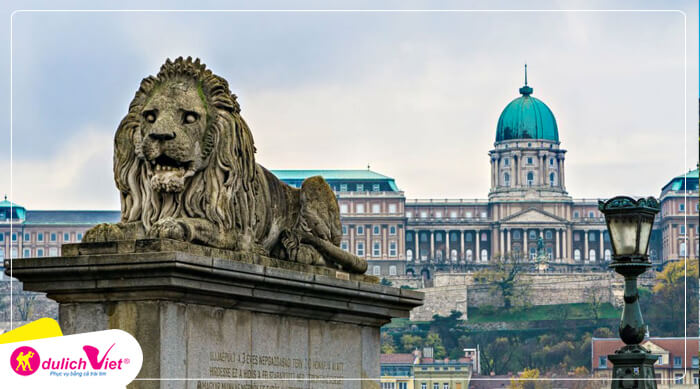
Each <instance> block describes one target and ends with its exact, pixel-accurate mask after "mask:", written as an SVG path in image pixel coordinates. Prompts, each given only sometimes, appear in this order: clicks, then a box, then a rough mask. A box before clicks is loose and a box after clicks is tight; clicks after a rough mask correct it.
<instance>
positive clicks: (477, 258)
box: [474, 230, 481, 262]
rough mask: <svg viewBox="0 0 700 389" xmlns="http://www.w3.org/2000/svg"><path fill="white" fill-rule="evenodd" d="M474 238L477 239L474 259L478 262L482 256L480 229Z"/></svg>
mask: <svg viewBox="0 0 700 389" xmlns="http://www.w3.org/2000/svg"><path fill="white" fill-rule="evenodd" d="M474 239H475V241H476V246H475V247H476V252H475V253H474V260H475V261H476V262H479V261H480V258H481V252H480V251H479V243H480V241H481V236H480V234H479V230H476V236H475V237H474Z"/></svg>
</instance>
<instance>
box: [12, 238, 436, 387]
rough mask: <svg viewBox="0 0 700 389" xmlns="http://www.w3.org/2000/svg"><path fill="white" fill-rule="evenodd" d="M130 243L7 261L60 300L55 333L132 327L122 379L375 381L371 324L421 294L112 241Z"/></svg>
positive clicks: (29, 283)
mask: <svg viewBox="0 0 700 389" xmlns="http://www.w3.org/2000/svg"><path fill="white" fill-rule="evenodd" d="M138 242H139V241H136V242H134V244H135V245H136V246H134V245H132V244H125V243H115V244H114V245H112V246H109V245H104V247H103V249H105V248H107V247H113V248H114V250H112V249H109V250H112V251H114V252H111V253H102V254H96V253H94V250H95V249H96V247H97V246H95V245H94V244H92V245H85V246H83V245H71V246H72V247H70V248H69V249H68V250H66V251H65V252H67V253H68V254H71V253H72V254H74V256H64V257H61V258H33V259H20V260H15V261H14V264H13V267H14V269H13V273H14V276H15V277H17V278H18V279H20V280H21V281H23V282H24V287H25V289H27V290H35V291H41V292H46V293H47V294H48V297H49V298H52V299H54V300H56V301H57V302H59V304H60V308H59V321H60V324H61V328H62V330H63V332H64V334H74V333H81V332H88V331H98V330H103V329H110V328H119V329H122V330H125V331H127V332H129V333H131V334H132V335H134V337H135V338H136V339H137V340H138V341H139V343H140V344H141V347H142V349H143V353H144V361H143V367H142V369H141V372H140V373H139V375H138V377H137V381H134V382H133V383H132V384H131V385H130V387H131V388H205V389H209V388H217V389H219V388H235V389H272V388H378V387H379V385H378V378H379V353H380V348H379V328H380V326H381V325H383V324H385V323H387V322H388V321H390V320H391V318H392V317H408V314H409V311H410V310H411V308H413V307H415V306H418V305H420V304H421V303H422V298H423V295H422V293H417V292H414V291H410V290H406V289H397V288H391V287H386V286H381V285H378V284H373V283H367V282H362V281H358V280H353V279H339V278H335V277H331V276H329V275H328V274H329V273H330V274H333V273H334V272H335V271H333V270H332V269H326V268H320V269H318V272H300V271H296V270H291V269H285V268H281V267H272V266H264V265H261V264H256V263H255V258H248V259H249V261H248V262H249V263H245V262H239V261H234V260H231V259H225V258H219V257H212V256H204V255H197V254H193V253H191V252H182V251H154V250H150V251H140V252H139V251H137V250H136V249H135V248H134V249H129V250H127V251H128V252H126V253H123V252H122V251H123V250H118V249H117V247H120V246H125V245H126V247H131V248H133V247H137V246H138V245H139V244H140V245H142V246H143V245H145V243H143V242H142V243H138ZM179 243H180V242H178V244H179ZM170 244H171V243H170V242H168V241H150V243H149V244H148V246H149V247H160V248H162V247H164V246H166V247H167V246H168V245H170ZM191 246H194V245H191ZM64 250H65V249H64ZM71 250H72V251H71ZM188 251H191V250H188ZM268 260H271V259H269V258H268ZM273 261H274V260H273ZM8 265H9V264H8ZM268 265H274V263H272V262H270V263H268ZM293 265H298V264H293ZM304 266H306V265H304ZM314 273H316V274H314ZM338 276H339V277H341V278H355V279H356V278H358V277H365V276H363V275H347V273H340V274H339V275H338ZM370 280H371V279H370ZM161 378H162V379H164V380H153V379H161ZM169 378H170V379H178V380H166V379H169ZM138 379H141V380H138ZM149 379H152V380H149ZM344 379H345V380H344ZM374 379H376V381H375V380H374Z"/></svg>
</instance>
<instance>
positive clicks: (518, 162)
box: [0, 73, 700, 280]
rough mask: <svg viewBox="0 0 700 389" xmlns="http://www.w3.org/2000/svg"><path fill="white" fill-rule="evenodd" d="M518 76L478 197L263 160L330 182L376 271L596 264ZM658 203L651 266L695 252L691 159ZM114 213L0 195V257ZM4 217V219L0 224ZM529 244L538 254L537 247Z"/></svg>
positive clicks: (60, 239)
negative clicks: (430, 193)
mask: <svg viewBox="0 0 700 389" xmlns="http://www.w3.org/2000/svg"><path fill="white" fill-rule="evenodd" d="M533 93H534V91H533V88H532V87H530V86H529V85H527V73H526V77H525V85H524V86H523V87H521V88H520V89H519V94H520V95H519V96H518V97H517V98H515V99H514V100H513V101H511V102H510V103H509V104H508V105H506V107H505V108H504V109H503V112H502V113H501V115H500V117H499V118H498V121H497V122H496V123H497V124H496V134H495V142H494V145H493V149H492V150H490V151H489V153H488V155H489V158H490V162H491V172H490V174H491V188H490V190H489V193H488V197H487V198H484V199H412V198H406V196H405V194H404V192H403V191H401V190H400V189H399V187H398V186H397V184H396V181H395V180H394V179H393V178H391V177H388V176H385V175H382V174H379V173H376V172H373V171H371V170H369V169H367V170H273V171H272V172H273V173H274V174H275V175H277V177H279V178H280V179H281V180H283V181H284V182H286V183H288V184H290V185H292V186H296V187H299V186H301V182H302V181H303V180H304V179H305V178H308V177H311V176H315V175H321V176H323V177H324V178H325V179H326V180H327V181H328V183H329V184H330V185H331V187H332V188H333V190H334V191H335V192H336V195H337V198H338V203H339V206H340V213H341V222H342V226H343V227H342V228H343V237H342V241H341V247H342V248H343V249H345V250H348V251H351V252H353V253H355V254H356V255H358V256H360V257H364V258H366V259H367V260H369V262H370V266H369V270H368V272H369V273H370V274H374V275H377V276H382V277H384V276H403V275H407V274H408V275H414V276H419V275H420V276H422V277H423V279H424V280H430V279H431V277H432V274H434V273H435V272H436V271H457V272H467V271H470V270H475V269H478V268H480V267H483V266H488V265H489V263H490V261H492V259H493V258H494V257H500V256H510V257H516V258H520V259H522V260H524V261H533V264H534V263H535V259H536V257H537V264H538V269H540V270H541V269H542V266H541V265H542V262H543V259H544V262H546V264H545V265H544V267H545V268H546V269H547V271H562V272H580V271H606V270H607V263H606V262H607V261H609V260H610V256H611V253H612V248H611V245H610V241H609V236H608V234H607V228H606V225H605V219H604V217H603V215H602V214H601V213H600V212H599V211H598V199H574V198H572V197H571V196H570V195H569V193H568V192H567V191H566V173H565V164H564V162H565V155H566V150H565V149H563V148H562V147H561V146H562V145H561V142H560V139H559V128H558V126H557V121H556V118H555V116H554V114H553V113H552V111H551V110H550V109H549V107H548V106H547V105H546V104H545V103H544V102H542V101H541V100H539V99H538V98H536V97H534V96H533ZM659 200H660V203H661V208H662V209H661V212H660V213H659V215H658V216H657V220H656V223H655V225H654V229H653V231H652V237H651V243H650V249H649V253H650V256H651V258H652V260H653V261H654V262H655V263H657V264H658V265H659V266H663V264H665V263H666V262H667V261H675V260H679V259H682V258H685V257H697V256H698V253H699V252H700V250H698V232H699V230H700V222H698V170H697V169H696V170H693V171H691V172H688V173H686V174H683V175H679V176H677V177H674V178H673V179H671V180H670V181H669V183H668V184H667V185H665V186H664V187H663V188H662V190H661V194H660V196H659ZM118 220H119V211H32V210H26V209H25V208H24V207H23V206H21V205H17V204H12V203H10V202H9V201H7V199H5V201H2V202H0V259H2V258H7V257H10V256H11V257H13V258H20V257H41V256H55V255H60V245H61V244H62V243H66V242H78V241H80V240H81V239H82V234H83V233H84V232H85V231H86V230H87V229H88V228H90V227H91V226H92V225H94V224H97V223H105V222H108V223H113V222H116V221H118ZM10 222H12V224H13V229H12V231H10ZM539 245H541V248H542V252H543V256H541V255H539V253H538V246H539Z"/></svg>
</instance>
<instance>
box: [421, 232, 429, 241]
mask: <svg viewBox="0 0 700 389" xmlns="http://www.w3.org/2000/svg"><path fill="white" fill-rule="evenodd" d="M420 241H421V242H427V241H428V233H427V232H421V234H420Z"/></svg>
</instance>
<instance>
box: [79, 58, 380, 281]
mask: <svg viewBox="0 0 700 389" xmlns="http://www.w3.org/2000/svg"><path fill="white" fill-rule="evenodd" d="M114 179H115V181H116V184H117V188H118V189H119V191H120V193H121V221H120V222H119V223H115V224H100V225H97V226H95V227H93V228H92V229H90V230H89V231H87V232H86V233H85V238H84V240H83V241H84V242H102V241H115V240H126V239H143V238H169V239H176V240H182V241H187V242H192V243H196V244H202V245H207V246H212V247H217V248H222V249H230V250H236V251H247V252H255V253H258V254H262V255H267V256H270V257H273V258H278V259H284V260H290V261H296V262H301V263H306V264H312V265H320V266H329V267H333V268H336V269H342V270H345V271H348V272H352V273H364V272H365V270H366V269H367V262H366V261H365V260H364V259H361V258H359V257H356V256H354V255H352V254H350V253H348V252H346V251H344V250H342V249H340V247H338V245H339V243H340V238H341V225H340V212H339V209H338V203H337V201H336V198H335V195H334V193H333V191H332V189H331V188H330V186H329V185H328V183H326V181H325V180H324V179H323V178H322V177H320V176H316V177H310V178H308V179H306V180H305V181H304V182H303V184H302V186H301V188H300V189H297V188H292V187H290V186H289V185H287V184H285V183H283V182H281V181H280V180H279V179H278V178H277V177H275V176H274V175H273V174H272V173H270V172H269V171H268V170H267V169H265V168H264V167H262V166H260V165H258V164H257V163H256V162H255V146H254V144H253V136H252V134H251V132H250V129H249V128H248V125H247V124H246V122H245V121H244V120H243V118H242V117H241V114H240V106H239V105H238V102H237V101H236V95H234V94H231V92H230V90H229V86H228V83H227V82H226V80H224V79H223V78H221V77H219V76H217V75H215V74H213V73H212V72H211V70H209V69H207V68H206V66H205V65H204V64H203V63H200V61H199V59H196V60H194V61H193V60H192V58H187V59H183V58H182V57H180V58H177V59H176V60H175V61H171V60H170V59H168V60H167V61H166V62H165V64H164V65H163V66H162V67H161V69H160V72H159V73H158V75H157V76H155V77H153V76H150V77H148V78H145V79H144V80H143V81H142V82H141V86H140V87H139V90H138V91H137V92H136V96H135V97H134V99H133V100H132V101H131V104H129V112H128V114H127V115H126V117H125V118H124V119H123V120H122V121H121V123H120V124H119V127H118V128H117V133H116V135H115V139H114Z"/></svg>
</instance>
